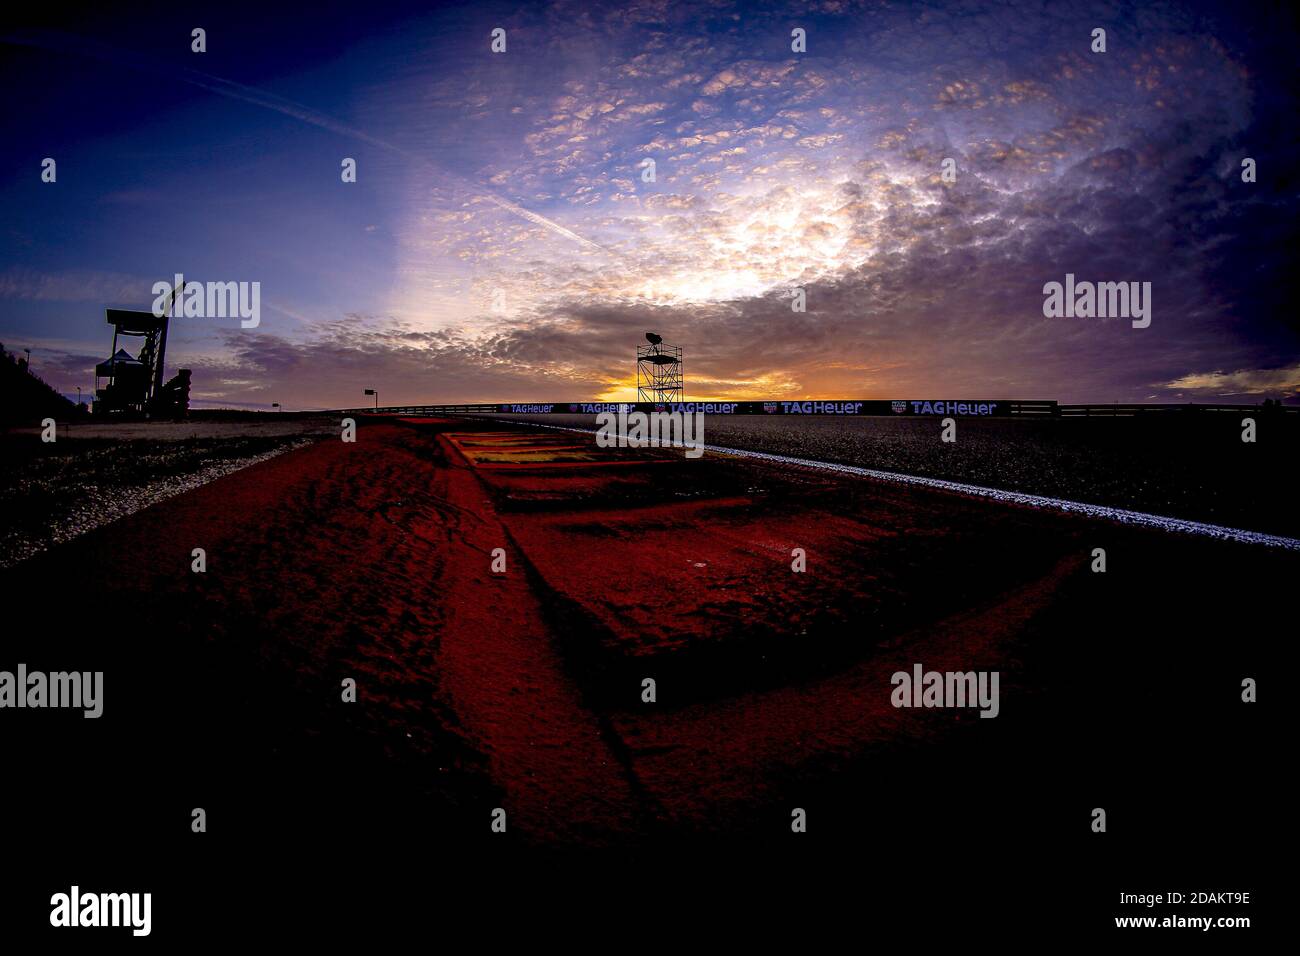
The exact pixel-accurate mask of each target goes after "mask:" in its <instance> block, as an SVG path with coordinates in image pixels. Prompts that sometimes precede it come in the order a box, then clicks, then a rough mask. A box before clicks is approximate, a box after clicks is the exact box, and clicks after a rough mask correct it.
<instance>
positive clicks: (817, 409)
mask: <svg viewBox="0 0 1300 956" xmlns="http://www.w3.org/2000/svg"><path fill="white" fill-rule="evenodd" d="M623 404H624V405H625V407H628V408H637V409H640V410H642V411H649V410H652V409H655V408H658V407H660V406H654V405H647V404H644V403H643V404H639V405H637V404H630V403H623ZM681 404H683V405H685V406H688V408H687V410H693V409H695V408H699V409H700V410H702V411H703V412H704V413H705V414H727V415H788V414H800V415H811V416H813V417H822V416H824V415H885V416H898V417H908V416H913V415H925V416H941V415H946V414H956V415H958V416H963V415H969V416H973V417H1005V416H1012V417H1019V418H1133V417H1136V416H1143V415H1170V414H1179V413H1183V414H1189V413H1201V412H1230V413H1240V412H1252V413H1254V414H1257V415H1258V414H1270V413H1274V412H1278V413H1284V414H1288V415H1300V405H1272V406H1268V407H1265V406H1263V405H1230V404H1203V403H1199V402H1193V403H1187V404H1182V405H1176V404H1149V405H1143V404H1134V403H1121V402H1111V403H1109V404H1104V405H1101V404H1098V405H1075V404H1070V405H1062V404H1059V403H1057V402H1053V401H998V402H955V401H946V402H910V401H908V402H891V401H881V400H878V399H873V400H863V401H841V400H833V401H831V400H827V401H800V402H790V401H780V402H755V401H743V402H686V403H681ZM796 405H797V406H799V408H797V409H790V408H789V407H788V406H796ZM852 406H856V407H852ZM900 406H901V407H900ZM914 406H919V407H917V408H914ZM954 406H956V407H962V408H961V410H960V411H957V410H955V409H954V408H953V407H954ZM963 406H964V407H963ZM979 406H997V408H996V409H995V410H992V411H987V410H985V411H980V410H977V409H978V407H979ZM618 407H619V403H617V402H500V403H470V404H460V405H385V406H381V407H379V408H372V407H362V408H340V409H335V412H337V413H338V414H346V415H375V414H379V415H428V416H438V415H500V414H516V415H563V414H595V413H597V412H602V411H614V410H616V409H617V408H618ZM673 407H678V406H676V405H674V406H673ZM922 407H923V408H922Z"/></svg>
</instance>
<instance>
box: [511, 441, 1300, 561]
mask: <svg viewBox="0 0 1300 956" xmlns="http://www.w3.org/2000/svg"><path fill="white" fill-rule="evenodd" d="M493 420H494V421H509V422H510V423H511V424H515V425H533V426H535V427H537V428H551V429H554V430H556V431H566V432H584V433H587V434H595V429H594V428H571V427H568V426H564V425H543V424H541V423H540V422H530V421H517V420H514V419H499V418H498V419H493ZM704 448H705V450H706V451H713V452H718V453H719V454H723V455H737V456H739V457H741V458H758V459H762V460H764V461H775V462H779V463H780V464H784V465H800V466H802V467H804V468H819V469H821V470H823V471H835V472H840V473H841V474H846V475H858V476H860V477H863V478H875V479H876V480H878V481H888V482H893V483H894V484H900V485H920V486H922V487H924V488H938V489H940V490H942V491H953V492H957V493H958V494H963V495H974V496H976V497H979V498H992V499H993V500H995V501H1002V502H1006V503H1008V504H1017V505H1027V506H1029V507H1031V508H1044V509H1046V510H1049V511H1060V512H1065V513H1069V514H1081V515H1086V516H1087V517H1090V518H1104V519H1106V520H1109V521H1117V522H1119V523H1120V524H1128V525H1141V526H1143V527H1148V528H1159V529H1161V530H1162V531H1175V532H1180V533H1182V534H1195V535H1201V536H1202V537H1207V538H1218V539H1219V540H1221V541H1237V542H1240V543H1242V544H1261V545H1264V546H1265V547H1270V548H1284V549H1286V550H1288V551H1300V538H1287V537H1283V536H1282V535H1276V534H1265V533H1263V532H1261V531H1246V530H1244V529H1242V528H1227V527H1224V526H1223V525H1217V524H1206V523H1205V522H1203V521H1189V520H1188V519H1186V518H1168V517H1165V516H1164V515H1153V514H1147V513H1146V512H1144V511H1128V510H1126V509H1124V508H1111V507H1109V506H1107V505H1094V504H1088V503H1086V502H1083V501H1069V500H1067V499H1065V498H1049V497H1047V496H1046V495H1030V494H1026V493H1024V492H1021V491H1002V490H1001V489H998V488H985V487H983V486H981V485H968V484H964V483H963V482H960V481H944V480H943V479H941V478H923V477H921V476H919V475H904V474H900V473H898V472H893V471H878V470H876V469H874V468H860V467H858V466H857V465H838V464H835V463H834V462H829V461H813V460H812V459H810V458H791V457H789V456H787V455H773V454H769V453H768V452H762V451H746V450H745V449H743V448H726V447H723V446H721V445H705V446H704Z"/></svg>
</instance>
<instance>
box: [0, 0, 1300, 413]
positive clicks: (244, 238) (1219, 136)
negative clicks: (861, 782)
mask: <svg viewBox="0 0 1300 956" xmlns="http://www.w3.org/2000/svg"><path fill="white" fill-rule="evenodd" d="M271 6H272V5H271V4H257V5H241V4H238V3H235V4H220V5H215V4H214V5H211V6H210V7H209V8H208V12H206V13H196V12H192V11H187V12H184V13H181V12H177V11H175V10H174V9H170V8H169V7H167V6H163V5H159V6H156V7H155V6H148V7H143V6H142V7H139V8H136V9H135V12H127V13H122V12H120V11H116V12H114V13H113V14H109V13H106V12H103V11H102V10H100V11H98V12H96V11H95V9H94V8H90V10H89V12H87V13H86V14H85V15H83V16H80V17H77V16H72V17H69V16H60V17H59V18H58V19H57V20H54V19H53V18H51V19H48V20H42V19H40V17H41V16H42V14H41V13H40V12H36V13H32V14H27V16H29V17H31V18H32V19H29V20H28V21H26V22H22V23H17V22H13V21H10V23H9V25H8V26H5V27H4V28H0V41H2V42H0V80H3V83H4V88H5V90H6V92H7V94H8V95H7V96H6V97H5V101H4V103H3V105H0V116H3V124H4V129H5V142H6V146H7V148H6V150H4V153H3V155H2V156H0V207H2V208H3V212H0V226H2V228H0V341H3V343H4V346H5V348H6V349H8V350H10V351H20V350H21V349H24V348H30V349H31V350H32V364H33V369H34V371H36V372H37V373H38V374H41V375H42V376H43V377H45V378H46V380H47V381H50V382H51V384H54V385H55V386H56V387H58V388H60V389H61V390H63V391H64V392H66V393H70V394H75V389H76V386H78V385H80V386H82V388H83V389H85V390H88V389H89V388H90V386H91V385H92V382H93V365H94V364H95V363H96V362H98V361H102V360H103V359H105V358H106V357H107V356H108V353H109V347H110V344H111V329H110V328H109V326H107V325H106V323H105V320H104V311H103V310H104V308H105V307H108V306H114V307H123V308H137V309H147V308H149V306H150V303H151V301H152V299H153V296H152V293H151V288H152V286H153V284H154V283H155V282H157V281H160V280H165V279H169V278H170V277H171V276H172V275H173V274H174V273H178V272H180V273H183V274H184V275H185V276H186V278H187V279H192V280H198V281H208V280H212V281H223V282H224V281H248V282H252V281H257V282H260V283H261V302H262V316H261V324H260V326H259V327H257V328H255V329H243V328H241V327H240V324H239V321H238V319H197V318H196V319H177V320H175V321H174V322H173V324H172V331H171V339H170V342H169V353H168V360H169V361H168V366H169V368H168V371H169V373H170V372H171V371H172V370H173V369H174V368H176V367H180V366H181V365H184V366H187V367H190V368H192V369H193V370H194V398H195V399H196V403H197V404H201V405H229V406H237V407H269V405H270V403H271V402H280V403H282V404H283V405H284V406H285V407H289V408H295V407H304V408H307V407H339V406H347V405H356V404H360V403H361V402H362V401H363V398H362V396H361V391H362V389H363V388H367V387H377V388H378V389H379V390H380V398H381V402H382V403H384V404H407V403H420V402H448V401H522V400H537V401H553V400H582V399H589V398H604V399H620V398H625V399H626V398H632V397H633V396H634V392H635V389H634V387H633V383H634V379H635V375H634V348H635V346H636V345H637V344H638V343H639V342H641V341H642V334H643V333H644V332H645V331H646V330H654V331H657V332H659V333H661V334H662V335H663V336H664V339H665V340H666V341H668V342H670V343H673V344H679V345H681V346H682V347H683V349H684V350H685V356H686V364H685V368H686V374H687V386H686V395H687V397H688V398H691V399H698V398H721V397H730V398H738V399H739V398H759V397H770V398H940V399H950V398H1055V399H1059V400H1062V401H1112V400H1117V401H1188V400H1205V399H1207V398H1222V399H1233V400H1237V401H1259V400H1261V399H1263V398H1266V397H1272V398H1283V397H1286V398H1290V399H1291V400H1292V401H1296V400H1300V318H1298V317H1297V310H1296V307H1295V296H1294V295H1293V293H1292V290H1291V286H1290V283H1291V282H1292V281H1293V279H1294V277H1295V276H1296V275H1297V274H1298V273H1297V270H1296V269H1295V267H1294V257H1295V250H1296V249H1297V248H1300V241H1298V240H1300V237H1298V236H1297V211H1298V210H1297V200H1296V188H1297V178H1296V174H1295V171H1296V169H1297V164H1298V163H1297V161H1298V160H1300V148H1298V146H1297V136H1296V132H1295V125H1294V124H1295V121H1296V116H1297V115H1300V111H1298V110H1297V102H1296V86H1295V83H1294V73H1295V49H1296V41H1297V29H1296V20H1295V14H1294V13H1287V12H1284V11H1283V8H1282V7H1281V6H1280V5H1279V6H1278V7H1277V8H1276V9H1272V8H1271V6H1270V5H1268V4H1255V3H1250V4H1245V3H1231V4H1223V5H1202V4H1182V3H1170V4H1161V3H1150V4H1148V3H1141V4H1118V3H1096V4H1090V3H1086V2H1068V3H1023V4H1021V3H1006V4H1002V3H978V2H965V3H945V2H937V3H881V2H871V3H854V2H849V0H826V2H820V3H802V4H779V3H746V4H733V3H722V2H711V3H709V2H703V3H700V2H690V0H654V2H639V0H632V2H627V3H623V2H619V3H602V2H600V0H582V2H556V3H545V4H542V3H538V4H503V3H492V2H486V3H482V2H475V3H472V4H450V5H437V4H433V5H430V4H425V5H421V6H418V7H410V8H408V9H399V8H398V7H395V6H388V7H386V8H385V9H380V6H381V5H378V4H354V3H348V4H332V3H325V4H317V5H313V6H312V7H311V8H310V12H303V13H287V12H286V13H279V12H274V11H269V8H270V7H271ZM124 9H125V8H124ZM197 9H202V8H201V7H200V8H197ZM194 27H202V28H204V29H205V30H206V31H207V47H208V50H207V52H206V53H193V52H191V50H190V45H191V39H190V31H191V30H192V29H193V28H194ZM497 27H500V28H502V29H504V30H505V31H506V42H507V48H506V52H504V53H493V52H492V51H491V49H490V42H491V36H490V35H491V32H492V30H493V29H494V28H497ZM796 27H798V28H802V29H804V30H805V31H806V35H807V52H806V53H795V52H792V50H791V42H792V39H791V31H792V30H793V29H794V28H796ZM1097 27H1101V28H1104V29H1105V30H1106V44H1107V51H1106V52H1105V53H1094V52H1092V51H1091V49H1090V46H1091V44H1092V31H1093V30H1094V28H1097ZM45 157H53V158H54V159H55V160H56V161H57V164H58V166H57V174H58V178H57V182H56V183H53V184H50V183H43V182H41V177H40V173H41V161H42V159H43V158H45ZM345 157H352V158H355V159H356V161H357V166H358V181H357V182H356V183H343V182H342V181H341V178H340V164H341V161H342V160H343V159H344V158H345ZM949 157H950V158H952V159H954V160H955V168H956V182H953V183H945V182H943V181H942V180H941V177H940V172H941V163H942V161H943V160H944V159H945V158H949ZM1247 157H1249V158H1253V159H1254V160H1255V161H1256V165H1257V176H1258V180H1257V182H1254V183H1245V182H1242V178H1241V161H1242V159H1243V158H1247ZM645 159H653V160H654V162H655V173H656V179H655V181H654V182H645V181H643V179H642V162H643V160H645ZM1066 273H1073V274H1074V275H1075V276H1076V277H1077V278H1078V279H1079V280H1092V281H1138V282H1143V281H1145V282H1150V283H1151V284H1152V290H1153V291H1152V305H1153V311H1152V322H1151V326H1150V327H1149V328H1146V329H1135V328H1132V327H1131V325H1130V323H1129V322H1128V321H1127V320H1116V319H1106V320H1103V319H1079V318H1045V317H1044V316H1043V300H1044V295H1043V286H1044V284H1045V283H1047V282H1052V281H1057V282H1060V281H1063V280H1064V277H1065V275H1066ZM796 287H801V288H803V289H804V290H805V292H806V297H807V311H806V312H804V313H802V314H800V313H796V312H793V311H792V309H791V301H792V300H791V290H793V289H794V288H796ZM494 296H495V298H494ZM494 302H496V303H501V304H503V308H501V309H499V310H494Z"/></svg>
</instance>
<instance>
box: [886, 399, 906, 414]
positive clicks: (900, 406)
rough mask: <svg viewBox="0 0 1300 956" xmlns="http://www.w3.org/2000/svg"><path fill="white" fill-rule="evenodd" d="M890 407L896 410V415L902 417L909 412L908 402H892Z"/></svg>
mask: <svg viewBox="0 0 1300 956" xmlns="http://www.w3.org/2000/svg"><path fill="white" fill-rule="evenodd" d="M889 407H890V408H892V409H893V410H894V414H896V415H901V414H903V412H905V411H907V402H890V403H889Z"/></svg>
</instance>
